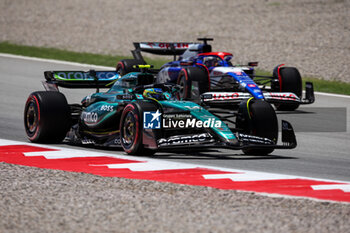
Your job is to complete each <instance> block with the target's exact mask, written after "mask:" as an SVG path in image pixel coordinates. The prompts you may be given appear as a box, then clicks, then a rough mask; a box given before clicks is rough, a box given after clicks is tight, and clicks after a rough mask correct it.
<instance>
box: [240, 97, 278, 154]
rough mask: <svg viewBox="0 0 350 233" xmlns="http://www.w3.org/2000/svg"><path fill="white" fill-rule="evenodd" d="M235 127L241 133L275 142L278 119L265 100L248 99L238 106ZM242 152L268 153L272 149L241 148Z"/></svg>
mask: <svg viewBox="0 0 350 233" xmlns="http://www.w3.org/2000/svg"><path fill="white" fill-rule="evenodd" d="M238 111H239V117H237V125H236V127H237V128H240V129H242V130H243V131H242V132H243V133H245V134H249V135H253V136H258V137H263V138H268V139H270V140H272V141H274V142H275V143H277V139H278V121H277V116H276V113H275V111H274V109H273V108H272V106H271V105H270V104H269V103H267V102H266V101H262V100H255V99H249V100H248V101H244V102H243V103H242V104H241V105H240V107H239V110H238ZM242 151H243V152H244V154H249V155H268V154H270V153H272V152H273V151H274V149H243V150H242Z"/></svg>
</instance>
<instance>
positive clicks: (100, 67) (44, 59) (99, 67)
mask: <svg viewBox="0 0 350 233" xmlns="http://www.w3.org/2000/svg"><path fill="white" fill-rule="evenodd" d="M0 57H7V58H16V59H22V60H30V61H39V62H49V63H56V64H62V65H71V66H82V67H87V68H95V69H106V70H115V67H109V66H98V65H92V64H84V63H78V62H70V61H60V60H54V59H46V58H37V57H27V56H20V55H13V54H7V53H0ZM116 62H117V61H116Z"/></svg>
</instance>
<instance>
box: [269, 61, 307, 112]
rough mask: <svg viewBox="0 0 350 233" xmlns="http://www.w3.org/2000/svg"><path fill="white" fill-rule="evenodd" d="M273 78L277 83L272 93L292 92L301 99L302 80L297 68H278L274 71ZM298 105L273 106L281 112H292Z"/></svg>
mask: <svg viewBox="0 0 350 233" xmlns="http://www.w3.org/2000/svg"><path fill="white" fill-rule="evenodd" d="M273 76H274V78H275V79H278V83H279V86H278V87H277V88H278V89H276V90H274V91H280V92H292V93H294V94H295V95H297V96H298V97H299V98H300V99H301V98H302V79H301V76H300V73H299V71H298V69H297V68H295V67H281V66H278V67H276V68H275V69H274V71H273ZM299 105H300V104H299V103H290V104H289V103H288V104H287V103H286V104H275V106H276V108H277V110H281V111H293V110H295V109H297V108H298V107H299Z"/></svg>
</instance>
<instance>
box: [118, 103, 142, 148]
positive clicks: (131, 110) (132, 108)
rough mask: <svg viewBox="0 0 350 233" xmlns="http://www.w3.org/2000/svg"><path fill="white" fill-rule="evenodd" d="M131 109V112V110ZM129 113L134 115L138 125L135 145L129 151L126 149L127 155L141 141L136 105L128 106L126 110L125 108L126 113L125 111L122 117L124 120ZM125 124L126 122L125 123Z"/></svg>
mask: <svg viewBox="0 0 350 233" xmlns="http://www.w3.org/2000/svg"><path fill="white" fill-rule="evenodd" d="M129 109H130V110H129ZM129 112H132V114H133V115H134V118H135V121H136V122H135V123H136V136H135V140H134V142H133V144H132V145H131V147H130V148H129V149H127V148H124V147H123V149H124V150H125V152H127V153H131V152H132V150H133V149H134V148H135V145H136V143H137V141H138V140H139V118H138V116H137V114H136V113H135V107H134V105H132V104H128V105H127V106H126V107H125V108H124V111H123V115H122V118H124V117H125V116H126V115H127V114H128V113H129ZM123 123H124V124H125V122H123ZM121 140H122V139H121Z"/></svg>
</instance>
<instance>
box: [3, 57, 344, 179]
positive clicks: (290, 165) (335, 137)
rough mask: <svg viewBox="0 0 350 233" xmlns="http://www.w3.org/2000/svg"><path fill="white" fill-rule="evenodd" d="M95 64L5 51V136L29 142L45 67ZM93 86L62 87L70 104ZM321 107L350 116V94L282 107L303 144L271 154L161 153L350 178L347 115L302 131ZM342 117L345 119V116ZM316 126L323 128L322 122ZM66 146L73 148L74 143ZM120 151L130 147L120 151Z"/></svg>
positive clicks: (250, 167)
mask: <svg viewBox="0 0 350 233" xmlns="http://www.w3.org/2000/svg"><path fill="white" fill-rule="evenodd" d="M91 68H93V67H91ZM89 69H90V67H87V66H80V67H79V66H75V65H74V66H73V65H69V64H63V63H62V64H60V63H55V62H54V63H52V62H42V61H35V60H27V59H18V58H9V57H1V56H0V107H1V114H0V138H2V139H11V140H16V141H24V142H27V141H28V140H27V139H26V136H25V132H24V127H23V109H24V103H25V101H26V98H27V97H28V95H29V94H30V93H31V92H32V91H37V90H43V87H42V84H41V81H43V80H44V77H43V72H44V71H46V70H89ZM93 91H94V90H93V89H92V90H89V89H85V90H78V89H75V90H69V89H62V92H63V93H65V94H66V96H67V98H68V101H69V102H70V103H78V102H79V101H80V100H81V99H82V98H83V97H84V96H85V95H87V94H89V93H91V92H93ZM316 107H319V108H321V107H325V108H326V107H339V108H342V109H345V112H346V115H347V116H349V115H350V112H349V109H350V98H347V97H341V96H332V95H323V94H317V95H316V102H315V103H314V104H313V105H310V106H305V107H303V108H302V111H298V112H295V113H280V112H278V117H279V118H280V119H285V118H288V119H289V120H290V121H291V123H292V124H293V125H297V126H298V127H301V128H299V130H297V131H298V132H296V135H297V140H298V147H297V148H296V149H294V150H276V151H274V152H273V154H272V155H270V156H247V155H243V154H242V153H241V151H232V150H224V149H218V150H217V149H211V150H207V151H202V152H191V153H185V154H184V153H157V154H156V158H157V159H161V160H168V161H176V162H184V163H195V164H200V165H209V166H217V167H223V168H236V169H244V170H254V171H265V172H272V173H281V174H288V175H299V176H307V177H314V178H322V179H334V180H342V181H350V169H349V167H350V130H349V128H350V127H349V126H350V121H349V117H347V118H345V119H346V122H344V124H341V126H343V130H339V131H343V132H302V131H303V130H302V129H303V122H304V119H305V118H310V113H314V112H315V108H316ZM345 112H344V114H345ZM327 114H328V115H327ZM336 114H339V112H337V111H334V112H332V110H330V111H328V113H326V116H329V117H323V118H322V119H317V116H315V119H316V120H315V122H316V123H315V124H316V126H317V125H319V126H320V127H321V128H322V127H324V126H325V125H328V126H329V125H330V126H332V124H335V125H337V124H336V123H337V122H336V121H337V120H336V119H338V118H339V117H337V115H336ZM316 115H317V114H316ZM342 117H343V119H344V116H342ZM345 117H346V116H345ZM311 118H312V117H311ZM345 123H346V124H345ZM340 128H342V127H340ZM328 129H329V128H328ZM326 130H327V129H326ZM315 131H317V127H316V128H315ZM60 146H64V147H71V146H68V145H60ZM75 149H79V148H75ZM82 150H86V148H82ZM89 150H97V149H89ZM97 151H98V150H97ZM109 152H110V151H109ZM118 153H119V154H120V153H124V152H123V151H118Z"/></svg>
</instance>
